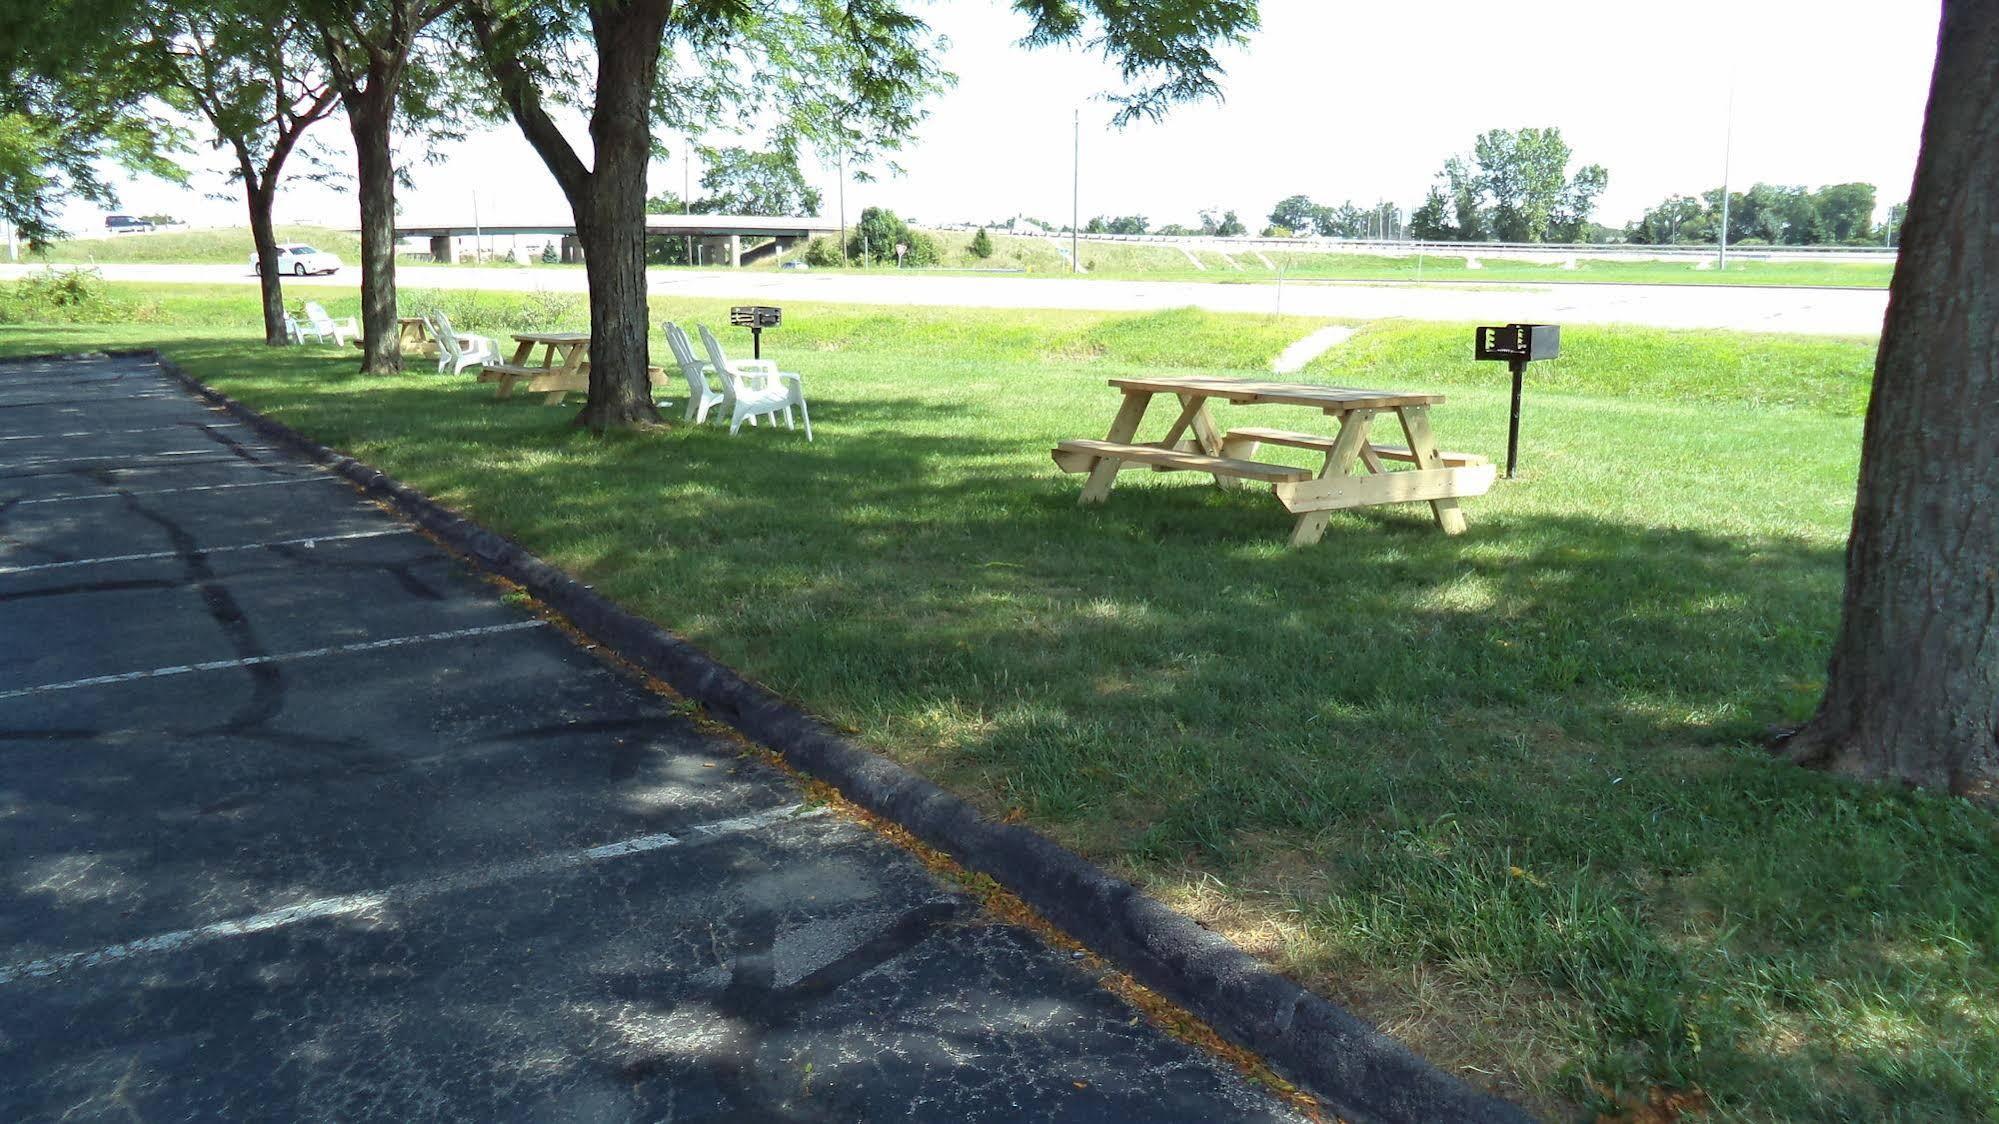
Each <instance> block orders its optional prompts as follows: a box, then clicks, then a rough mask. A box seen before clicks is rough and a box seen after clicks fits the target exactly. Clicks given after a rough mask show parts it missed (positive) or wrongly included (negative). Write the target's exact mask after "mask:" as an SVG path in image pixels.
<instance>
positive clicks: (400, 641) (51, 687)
mask: <svg viewBox="0 0 1999 1124" xmlns="http://www.w3.org/2000/svg"><path fill="white" fill-rule="evenodd" d="M546 623H548V622H546V621H513V622H511V623H508V624H489V625H483V626H481V627H479V628H460V629H454V630H452V631H450V632H427V633H424V634H423V635H421V636H394V637H390V638H389V639H387V640H363V641H359V642H357V643H354V644H334V645H332V646H331V647H326V648H308V649H306V650H305V651H302V652H280V653H278V654H277V655H271V656H244V657H243V658H241V659H234V660H210V661H208V662H207V663H189V664H176V665H174V666H172V667H156V668H152V669H151V670H148V671H124V672H120V673H118V674H117V675H93V676H91V677H90V678H88V679H72V680H70V681H69V682H67V683H43V684H41V685H39V686H35V687H20V688H17V689H15V690H12V691H0V699H21V698H27V697H28V696H30V695H46V694H49V693H51V692H54V691H74V690H76V689H77V688H79V687H102V686H106V685H108V684H112V683H132V682H136V681H138V680H140V679H164V678H166V677H167V676H170V675H192V674H194V673H195V672H197V671H228V670H229V669H231V668H238V667H256V666H257V665H259V664H267V663H284V662H286V661H288V660H317V659H324V658H325V657H327V656H344V655H348V654H351V653H354V652H378V651H381V650H382V649H384V648H402V647H407V646H408V645H411V644H430V643H434V642H436V641H439V640H461V639H464V638H465V637H468V636H492V635H495V634H497V633H502V632H519V631H520V630H521V629H524V628H540V627H542V626H543V625H544V624H546Z"/></svg>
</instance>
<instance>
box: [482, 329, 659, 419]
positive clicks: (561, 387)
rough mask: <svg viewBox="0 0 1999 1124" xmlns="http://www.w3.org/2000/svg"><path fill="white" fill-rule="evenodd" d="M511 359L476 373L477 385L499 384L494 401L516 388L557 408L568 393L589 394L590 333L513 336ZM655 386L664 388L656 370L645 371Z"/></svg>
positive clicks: (656, 368)
mask: <svg viewBox="0 0 1999 1124" xmlns="http://www.w3.org/2000/svg"><path fill="white" fill-rule="evenodd" d="M514 342H515V343H516V344H518V345H519V346H517V347H516V348H514V356H513V358H512V359H511V360H509V361H508V362H505V363H488V364H486V365H485V367H484V368H483V369H481V370H480V372H479V381H480V382H490V383H498V384H499V389H498V390H497V391H496V392H495V396H496V397H500V398H511V397H513V394H514V387H515V386H516V384H524V385H522V386H521V389H523V390H526V391H527V392H528V393H529V394H540V395H543V396H544V397H543V398H542V404H543V405H545V406H560V405H561V404H562V400H563V398H564V397H566V396H568V395H569V394H570V393H571V392H574V393H577V394H588V393H589V392H590V358H589V356H590V333H588V332H515V333H514ZM537 347H540V348H542V349H543V351H542V356H541V364H540V365H539V366H537V365H535V364H533V363H531V362H529V360H531V359H532V358H533V357H534V349H535V348H537ZM646 374H647V377H648V379H649V380H650V381H651V383H652V385H654V386H664V385H666V378H665V374H664V372H662V371H661V370H660V368H658V367H648V368H647V369H646Z"/></svg>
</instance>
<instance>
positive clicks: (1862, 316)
mask: <svg viewBox="0 0 1999 1124" xmlns="http://www.w3.org/2000/svg"><path fill="white" fill-rule="evenodd" d="M37 268H38V267H37ZM97 268H99V269H101V270H102V271H103V273H104V276H105V278H106V279H108V280H112V281H152V282H191V283H200V284H211V285H253V284H255V283H256V278H255V277H253V276H251V275H250V273H249V272H248V271H247V270H245V269H244V268H243V267H242V266H240V265H104V266H99V267H97ZM29 272H33V270H32V269H31V268H30V267H27V266H0V281H4V280H8V279H11V278H15V277H19V276H21V275H23V274H25V273H29ZM1230 276H1231V277H1233V276H1234V275H1233V274H1231V275H1230ZM360 277H361V274H360V270H359V269H357V268H353V267H350V268H348V269H345V270H342V271H341V272H340V273H339V274H338V275H337V276H334V277H318V278H305V279H301V280H296V281H295V280H291V279H287V280H286V281H285V288H286V289H287V290H288V291H292V290H297V291H306V292H309V291H310V290H314V289H317V290H320V291H332V290H340V289H344V290H346V291H348V292H353V291H355V290H356V288H357V287H358V286H359V285H360ZM396 280H397V283H398V284H399V285H401V286H402V287H403V288H406V289H418V288H422V289H484V290H499V291H526V292H533V291H536V290H548V291H551V292H576V293H581V292H583V291H584V289H585V284H584V276H583V271H582V270H581V269H575V268H557V267H545V268H539V269H537V268H533V267H529V268H525V269H499V268H483V267H482V268H469V267H468V268H453V267H450V266H422V265H408V266H399V267H397V269H396ZM650 285H651V290H652V293H653V295H654V296H678V297H693V298H699V299H703V300H709V299H713V300H716V301H718V302H720V301H728V302H731V303H736V304H746V303H757V304H783V303H784V302H786V301H831V302H835V303H844V304H886V305H913V306H923V307H941V308H1066V309H1094V310H1098V311H1104V312H1151V311H1158V310H1160V309H1169V308H1203V309H1207V310H1209V311H1211V312H1245V313H1256V314H1260V315H1266V316H1267V315H1270V314H1272V313H1274V312H1279V311H1282V312H1283V313H1285V314H1286V315H1291V316H1321V317H1329V318H1335V319H1344V320H1379V319H1384V318H1390V317H1400V318H1404V319H1410V320H1442V321H1449V322H1453V323H1461V324H1464V325H1465V326H1466V327H1467V328H1468V329H1469V327H1470V326H1472V325H1476V324H1505V323H1510V322H1514V321H1524V322H1531V323H1554V324H1637V325H1643V326H1647V327H1654V328H1720V329H1728V330H1734V331H1751V332H1783V333H1792V334H1800V335H1857V336H1875V335H1879V334H1880V332H1881V321H1882V317H1883V316H1884V315H1885V314H1886V313H1887V310H1888V293H1887V290H1885V289H1807V288H1754V287H1749V286H1728V285H1592V284H1570V285H1537V284H1517V283H1509V282H1479V283H1475V284H1465V283H1456V282H1431V283H1426V284H1371V283H1366V282H1324V281H1299V280H1296V279H1293V280H1290V281H1286V282H1285V283H1283V284H1282V285H1281V286H1280V285H1278V284H1277V283H1275V282H1262V281H1259V282H1253V283H1243V284H1236V283H1233V282H1231V283H1227V284H1224V283H1219V282H1202V281H1108V280H1096V279H1089V278H1061V277H979V276H965V275H962V274H948V273H935V274H933V273H921V272H914V273H908V272H897V271H893V270H884V271H882V272H881V273H879V274H868V275H855V274H842V273H831V272H828V273H812V272H774V271H763V270H751V271H742V272H738V271H733V270H731V271H723V272H701V271H693V270H653V271H652V273H651V274H650ZM1465 348H1466V350H1467V351H1469V350H1470V348H1471V337H1470V335H1469V332H1467V335H1466V337H1465Z"/></svg>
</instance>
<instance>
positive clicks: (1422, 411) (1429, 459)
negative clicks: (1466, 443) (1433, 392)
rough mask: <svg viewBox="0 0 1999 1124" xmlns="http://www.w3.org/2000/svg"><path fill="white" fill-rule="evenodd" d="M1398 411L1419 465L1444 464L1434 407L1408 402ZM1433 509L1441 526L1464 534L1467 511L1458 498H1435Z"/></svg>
mask: <svg viewBox="0 0 1999 1124" xmlns="http://www.w3.org/2000/svg"><path fill="white" fill-rule="evenodd" d="M1395 412H1396V413H1397V414H1398V415H1400V416H1401V418H1402V432H1403V433H1404V434H1405V435H1407V436H1408V438H1409V453H1410V455H1412V456H1414V457H1415V458H1416V467H1417V468H1419V469H1421V468H1442V467H1444V458H1443V456H1442V455H1441V454H1439V453H1438V451H1437V438H1436V435H1435V434H1433V433H1431V432H1430V408H1429V407H1428V406H1404V407H1402V408H1401V409H1399V410H1397V411H1395ZM1430 513H1431V514H1433V515H1435V516H1436V517H1437V526H1439V527H1442V528H1443V529H1444V533H1445V534H1447V535H1461V534H1464V531H1465V513H1464V511H1463V510H1462V509H1460V508H1459V507H1458V501H1456V500H1453V499H1445V500H1431V501H1430Z"/></svg>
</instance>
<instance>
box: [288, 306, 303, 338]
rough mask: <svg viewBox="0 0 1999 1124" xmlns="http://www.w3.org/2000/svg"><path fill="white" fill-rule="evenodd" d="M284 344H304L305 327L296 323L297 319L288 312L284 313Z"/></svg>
mask: <svg viewBox="0 0 1999 1124" xmlns="http://www.w3.org/2000/svg"><path fill="white" fill-rule="evenodd" d="M285 342H286V343H304V342H305V327H304V326H303V325H301V324H300V323H299V322H298V317H296V316H293V315H292V314H291V313H289V312H287V313H285Z"/></svg>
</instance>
